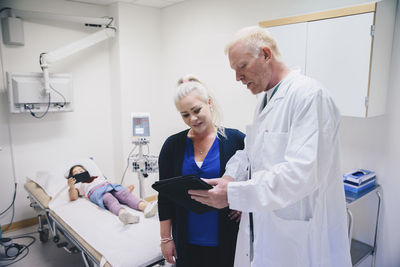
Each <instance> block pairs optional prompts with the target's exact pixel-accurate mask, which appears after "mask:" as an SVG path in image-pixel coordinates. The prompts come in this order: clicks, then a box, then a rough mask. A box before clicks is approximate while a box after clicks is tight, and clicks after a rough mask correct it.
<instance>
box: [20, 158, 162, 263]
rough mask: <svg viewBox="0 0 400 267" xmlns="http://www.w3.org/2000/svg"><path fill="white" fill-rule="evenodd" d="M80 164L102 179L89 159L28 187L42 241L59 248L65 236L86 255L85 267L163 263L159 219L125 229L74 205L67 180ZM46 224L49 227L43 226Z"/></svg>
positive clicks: (89, 206) (92, 208) (86, 204)
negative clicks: (72, 170) (49, 239)
mask: <svg viewBox="0 0 400 267" xmlns="http://www.w3.org/2000/svg"><path fill="white" fill-rule="evenodd" d="M75 164H81V165H83V166H84V167H85V168H86V169H87V170H88V171H89V173H90V174H91V175H93V176H98V175H102V174H101V171H100V170H99V169H98V167H97V166H96V164H95V163H94V162H93V161H92V160H90V159H82V160H77V161H76V160H74V161H68V162H67V163H64V164H61V165H60V166H58V167H56V168H55V169H54V170H52V171H50V172H38V174H37V175H36V177H34V178H32V179H27V182H26V183H25V185H24V188H25V190H26V191H27V192H28V194H29V198H30V200H31V206H32V207H33V208H35V209H36V210H37V211H39V213H40V214H41V215H39V216H38V218H39V228H38V231H39V234H40V240H41V241H42V242H46V241H47V239H48V237H49V234H50V235H51V237H52V239H53V241H54V242H56V243H58V242H59V240H60V235H63V236H65V238H66V239H67V240H68V241H69V243H70V244H69V246H70V245H71V244H72V247H71V246H70V248H67V247H65V244H64V245H63V244H59V246H60V247H65V248H66V249H67V250H69V251H70V252H74V253H78V252H79V253H81V255H82V258H83V261H84V263H85V265H86V266H101V267H102V266H106V267H109V266H114V267H119V266H120V267H123V266H154V265H158V264H159V263H160V264H163V262H164V260H163V258H162V254H161V250H160V247H159V242H160V241H159V237H160V235H159V222H158V217H157V216H155V217H152V218H144V216H143V213H142V212H138V211H135V210H132V209H130V208H128V207H126V208H127V210H129V212H131V213H133V214H135V215H138V216H140V222H139V223H138V224H130V225H123V224H122V223H121V222H120V221H119V219H118V217H117V216H115V215H114V214H112V213H111V212H109V211H107V210H104V209H102V208H100V207H98V206H97V205H95V204H93V203H91V202H90V201H89V200H87V199H85V198H79V199H78V200H76V201H69V197H68V187H67V186H66V185H67V180H66V179H65V176H67V175H66V173H67V170H68V169H69V167H71V166H73V165H75ZM45 223H47V227H48V228H45V226H44V224H45Z"/></svg>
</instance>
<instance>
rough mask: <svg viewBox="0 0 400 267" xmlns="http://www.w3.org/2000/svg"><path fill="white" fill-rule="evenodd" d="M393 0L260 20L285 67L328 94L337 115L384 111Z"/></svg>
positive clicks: (356, 114) (360, 114) (364, 114)
mask: <svg viewBox="0 0 400 267" xmlns="http://www.w3.org/2000/svg"><path fill="white" fill-rule="evenodd" d="M395 12H396V1H395V0H384V1H381V2H378V3H371V4H365V5H361V6H356V7H350V8H343V9H338V10H330V11H323V12H318V13H313V14H307V15H301V16H296V17H291V18H283V19H278V20H272V21H264V22H260V26H262V27H265V28H267V29H268V30H269V31H270V32H271V33H272V35H273V36H274V37H275V38H276V40H277V42H278V47H279V49H280V50H281V53H282V58H283V60H284V61H285V62H286V63H287V65H288V66H289V67H300V68H301V70H302V72H303V73H304V74H306V75H307V76H310V77H313V78H315V79H317V80H318V81H320V82H321V83H322V84H324V86H325V87H326V88H328V90H329V91H330V92H331V95H332V97H333V99H334V100H335V102H336V104H337V106H338V107H339V109H340V111H341V113H342V115H344V116H354V117H372V116H378V115H382V114H384V112H385V104H386V92H387V87H388V79H389V70H390V59H391V50H392V39H393V31H394V20H395Z"/></svg>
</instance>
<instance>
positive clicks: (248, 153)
mask: <svg viewBox="0 0 400 267" xmlns="http://www.w3.org/2000/svg"><path fill="white" fill-rule="evenodd" d="M293 41H294V44H293V45H295V41H296V40H293ZM226 52H227V53H228V56H229V61H230V65H231V67H232V69H233V70H234V71H235V72H236V80H237V81H241V82H242V83H243V84H244V85H246V86H247V88H248V89H249V90H250V91H251V92H252V93H253V94H255V95H258V102H257V105H256V108H255V114H254V120H253V123H252V124H251V125H249V126H247V129H246V139H245V149H244V150H242V151H238V152H236V154H235V155H234V156H233V157H232V158H231V159H230V161H229V162H228V164H227V166H226V172H225V174H224V176H223V177H222V178H217V179H212V180H207V182H208V183H210V184H212V185H213V186H214V188H213V189H211V190H208V191H205V190H189V194H191V195H192V198H193V199H195V200H197V201H199V202H202V203H204V204H207V205H210V206H214V207H217V208H223V207H226V206H228V205H229V207H230V208H231V209H235V210H240V211H242V212H243V213H242V218H241V222H240V228H239V234H238V242H237V247H236V255H235V266H238V267H246V266H257V267H267V266H272V267H279V266H282V267H294V266H299V267H308V266H315V267H317V266H318V267H321V266H325V267H336V266H340V267H345V266H351V259H350V246H349V238H348V236H347V223H346V207H345V196H344V188H343V184H342V180H341V172H340V165H339V150H338V147H339V144H338V128H339V121H340V115H339V112H338V109H337V107H336V106H335V104H334V102H333V101H332V99H331V97H330V96H329V94H328V92H327V91H326V90H325V88H324V87H323V86H322V85H321V84H319V83H318V82H317V81H315V80H313V79H311V78H308V77H306V76H303V75H301V74H300V73H299V72H296V71H291V70H290V69H289V68H288V67H287V66H286V65H285V64H284V62H282V61H281V59H280V53H279V50H278V48H277V45H276V42H275V41H274V39H273V38H272V36H271V35H270V34H269V33H268V32H267V31H265V30H264V29H261V28H259V27H250V28H245V29H242V30H241V31H239V32H238V33H237V34H236V36H235V38H234V40H233V41H232V42H231V43H229V44H228V46H227V48H226ZM321 68H323V66H321ZM333 89H334V88H333ZM250 214H252V215H250ZM250 216H251V217H252V219H251V221H252V224H253V227H251V226H250V224H251V223H250Z"/></svg>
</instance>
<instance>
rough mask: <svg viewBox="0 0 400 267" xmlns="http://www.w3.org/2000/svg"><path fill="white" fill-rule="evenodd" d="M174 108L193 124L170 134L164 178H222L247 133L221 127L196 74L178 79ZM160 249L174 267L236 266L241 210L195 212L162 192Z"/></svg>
mask: <svg viewBox="0 0 400 267" xmlns="http://www.w3.org/2000/svg"><path fill="white" fill-rule="evenodd" d="M175 106H176V108H177V110H178V112H179V113H180V115H181V117H182V119H183V121H184V122H185V124H186V125H187V126H188V127H189V129H186V130H184V131H182V132H179V133H177V134H174V135H172V136H170V137H169V138H168V139H167V140H166V141H165V143H164V145H163V147H162V150H161V152H160V157H159V172H160V180H163V179H167V178H172V177H176V176H180V175H189V174H195V175H197V176H199V177H202V178H215V177H220V176H221V175H222V174H223V173H224V172H225V165H226V163H227V161H228V160H229V158H230V157H231V156H233V155H234V154H235V152H236V150H240V149H243V147H244V134H243V133H241V132H240V131H238V130H235V129H229V128H224V127H222V126H221V125H220V117H219V112H218V107H217V105H216V102H215V99H214V98H213V97H212V95H211V93H210V91H209V90H208V89H207V88H206V86H205V85H204V84H203V83H202V82H201V81H199V80H198V79H197V78H195V77H193V76H186V77H183V78H181V79H180V80H179V81H178V88H177V92H176V94H175ZM158 203H159V219H160V233H161V250H162V254H163V257H164V258H165V259H166V261H167V262H169V263H173V264H176V266H178V267H179V266H191V267H196V266H199V267H200V266H207V267H209V266H219V267H221V266H233V261H234V255H235V247H236V237H237V231H238V221H239V220H240V213H238V212H236V211H231V210H229V208H225V209H221V210H216V211H211V212H207V213H204V214H196V213H194V212H191V211H189V210H186V209H185V208H183V207H182V206H179V205H176V204H174V203H173V202H171V201H169V200H168V199H167V198H165V197H164V196H163V195H162V194H160V195H159V201H158Z"/></svg>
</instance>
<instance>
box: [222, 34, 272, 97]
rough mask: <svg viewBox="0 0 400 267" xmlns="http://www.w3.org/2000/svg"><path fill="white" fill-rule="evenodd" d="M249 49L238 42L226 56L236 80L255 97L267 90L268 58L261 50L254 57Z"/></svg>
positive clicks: (268, 76) (268, 75) (268, 79)
mask: <svg viewBox="0 0 400 267" xmlns="http://www.w3.org/2000/svg"><path fill="white" fill-rule="evenodd" d="M250 49H251V48H248V47H246V46H245V45H244V44H242V43H241V42H238V43H236V44H234V45H233V46H232V47H231V48H230V49H229V54H228V56H229V62H230V64H231V68H232V69H233V70H234V71H235V72H236V80H237V81H241V82H242V83H243V84H244V85H246V86H247V88H248V89H249V90H250V91H251V92H252V93H253V94H254V95H256V94H258V93H261V92H262V91H265V90H267V89H269V88H268V84H269V82H270V76H271V73H270V70H269V57H268V54H266V53H264V51H263V50H262V49H261V48H260V52H259V54H258V56H257V57H254V54H253V53H251V51H250Z"/></svg>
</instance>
